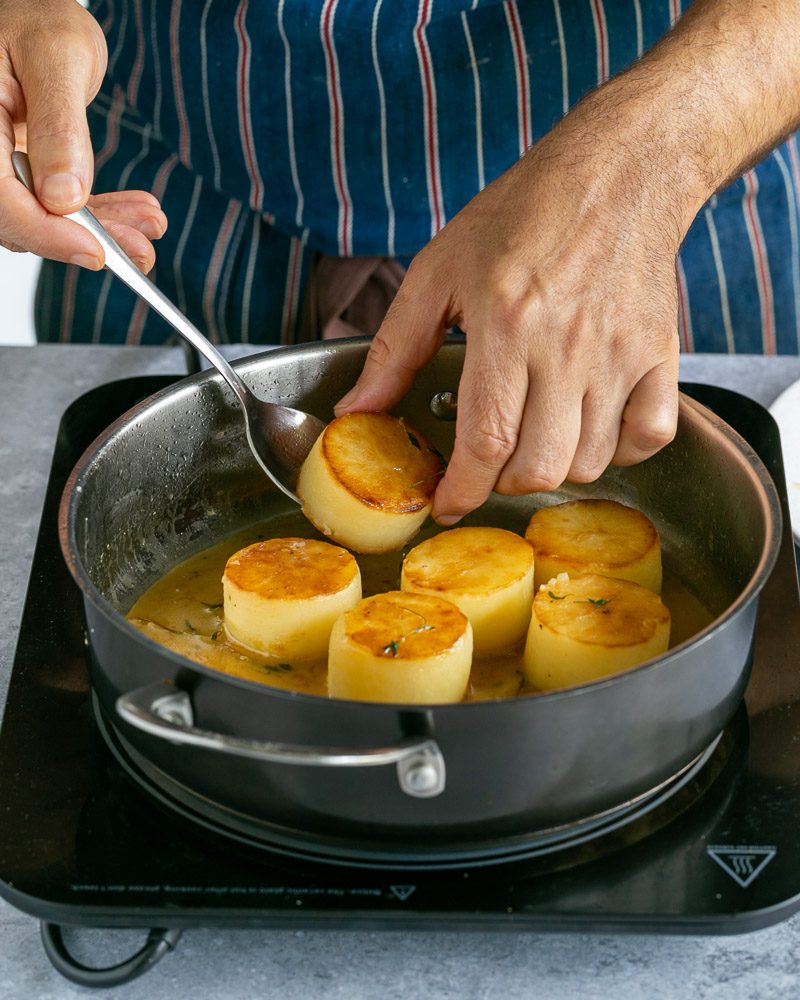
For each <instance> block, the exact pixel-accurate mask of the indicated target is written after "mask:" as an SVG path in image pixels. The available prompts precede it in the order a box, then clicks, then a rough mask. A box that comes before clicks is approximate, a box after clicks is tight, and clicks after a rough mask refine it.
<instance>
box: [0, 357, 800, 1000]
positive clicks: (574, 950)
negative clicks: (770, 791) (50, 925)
mask: <svg viewBox="0 0 800 1000" xmlns="http://www.w3.org/2000/svg"><path fill="white" fill-rule="evenodd" d="M182 370H183V354H182V352H181V351H179V350H177V349H166V348H163V349H162V348H116V347H78V346H67V347H60V346H39V347H16V348H15V347H8V348H0V428H2V437H0V468H2V470H3V474H2V477H0V532H1V533H2V552H3V558H2V568H3V572H2V573H0V600H1V601H2V608H3V614H2V616H0V705H2V703H3V702H4V700H5V694H6V689H7V683H8V676H9V673H10V669H11V663H12V659H13V653H14V647H15V644H16V639H17V633H18V629H19V621H20V618H21V615H22V606H23V601H24V598H25V592H26V588H27V582H28V573H29V569H30V560H31V555H32V552H33V547H34V544H35V540H36V534H37V531H38V525H39V518H40V514H41V505H42V499H43V495H44V490H45V486H46V482H47V476H48V472H49V466H50V460H51V456H52V450H53V444H54V440H55V434H56V430H57V427H58V421H59V418H60V415H61V413H62V412H63V410H64V408H65V407H66V406H67V405H68V403H69V402H71V401H72V400H73V399H75V398H76V397H77V396H79V395H80V394H81V393H83V392H85V391H86V390H87V389H89V388H91V387H92V386H94V385H97V384H100V383H103V382H107V381H111V380H113V379H115V378H123V377H126V376H130V375H136V374H155V373H162V372H175V373H177V372H181V371H182ZM681 376H682V378H684V379H685V380H689V381H698V382H709V383H713V384H717V385H723V386H726V387H729V388H733V389H737V390H738V391H740V392H743V393H745V394H747V395H749V396H752V397H753V398H754V399H757V400H758V401H759V402H762V403H764V404H765V405H769V404H770V403H771V402H772V401H773V400H774V399H775V398H776V397H777V396H778V395H779V394H780V392H781V391H782V390H783V389H784V388H786V387H787V386H788V385H789V384H791V383H792V382H793V381H795V380H797V379H800V358H762V357H729V356H687V357H686V358H684V359H683V364H682V369H681ZM141 939H142V935H141V934H140V933H134V932H131V931H108V930H82V931H79V932H75V933H74V934H72V935H71V936H70V938H69V944H70V947H72V949H73V950H74V951H75V953H76V954H77V955H78V957H80V958H82V959H83V960H84V961H86V962H87V963H88V964H98V965H101V964H111V962H113V961H118V960H120V959H121V958H123V957H126V956H127V954H129V953H130V952H131V951H132V950H134V949H135V947H138V945H139V944H140V943H141ZM798 970H800V915H798V916H795V917H793V918H791V919H789V920H788V921H785V922H784V923H782V924H778V925H777V926H774V927H772V928H769V929H767V930H763V931H759V932H756V933H752V934H745V935H739V936H735V937H666V936H642V935H619V936H616V935H599V934H598V935H585V934H552V935H541V934H531V933H527V932H523V931H513V932H503V933H483V932H480V933H479V932H470V933H455V932H444V931H442V932H427V931H426V932H422V931H415V932H397V931H391V932H388V931H387V932H383V931H374V932H355V931H344V932H336V931H306V932H303V931H292V930H279V931H265V930H250V931H234V930H213V929H209V930H190V931H186V932H185V933H184V936H183V939H182V941H181V942H180V944H179V946H178V948H177V950H176V951H175V952H174V953H173V954H172V955H169V956H167V957H166V958H165V959H164V960H163V961H162V962H161V964H159V965H158V966H157V967H156V968H155V969H153V970H152V971H151V972H149V973H148V974H147V976H146V977H145V978H144V979H141V980H137V981H136V982H133V983H131V984H129V985H127V986H122V987H118V988H116V989H114V990H112V991H110V992H111V994H112V995H113V996H119V997H137V998H138V997H147V998H148V1000H161V998H164V1000H167V998H168V1000H176V998H180V997H188V996H192V995H194V994H196V993H200V994H201V995H203V996H206V997H214V998H223V1000H235V998H251V997H274V998H280V1000H316V998H322V997H325V998H326V1000H337V998H341V1000H360V998H373V997H374V998H376V1000H377V998H381V1000H394V998H401V997H402V998H403V1000H408V998H422V997H426V998H427V997H437V998H454V1000H455V998H459V1000H478V998H484V997H489V996H490V995H496V994H499V995H501V996H502V997H503V998H504V1000H513V998H520V997H542V998H553V1000H561V998H563V1000H573V998H578V997H579V998H581V1000H594V998H597V1000H600V998H603V1000H606V998H607V997H609V996H613V997H616V998H621V1000H624V998H640V997H648V998H649V1000H679V998H680V1000H683V998H686V997H692V998H694V1000H712V998H736V1000H762V998H763V1000H767V998H769V1000H776V998H782V997H786V998H789V997H792V998H794V997H797V996H798V995H800V972H798ZM86 995H87V991H85V990H82V989H79V988H77V987H73V986H72V985H70V984H69V983H67V982H66V981H65V980H64V979H62V978H61V977H60V976H59V975H58V973H56V972H55V971H54V970H53V969H52V967H51V966H50V964H49V962H48V960H47V958H46V957H45V954H44V952H43V950H42V948H41V945H40V942H39V936H38V926H37V922H36V920H34V919H33V918H32V917H30V916H27V915H25V914H23V913H20V912H18V911H16V910H15V909H13V908H12V907H11V906H10V905H8V904H7V903H6V902H5V901H3V900H0V1000H5V998H15V1000H18V998H26V1000H27V998H31V1000H40V998H41V1000H45V998H71V997H81V996H83V997H85V996H86Z"/></svg>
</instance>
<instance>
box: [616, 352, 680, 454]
mask: <svg viewBox="0 0 800 1000" xmlns="http://www.w3.org/2000/svg"><path fill="white" fill-rule="evenodd" d="M677 426H678V372H677V363H675V364H664V365H659V366H658V367H656V368H653V369H651V370H650V371H649V372H648V373H647V374H646V375H644V376H643V377H642V378H641V379H640V380H639V382H637V384H636V385H635V386H634V387H633V391H632V392H631V394H630V396H629V397H628V402H627V405H626V406H625V409H624V411H623V414H622V426H621V428H620V434H619V443H618V444H617V449H616V451H615V452H614V457H613V458H612V462H613V463H614V465H635V464H636V463H637V462H642V461H644V459H646V458H649V457H650V456H651V455H654V454H655V453H656V452H657V451H658V450H659V449H661V448H663V447H664V445H667V444H669V443H670V441H671V440H672V439H673V438H674V437H675V431H676V429H677Z"/></svg>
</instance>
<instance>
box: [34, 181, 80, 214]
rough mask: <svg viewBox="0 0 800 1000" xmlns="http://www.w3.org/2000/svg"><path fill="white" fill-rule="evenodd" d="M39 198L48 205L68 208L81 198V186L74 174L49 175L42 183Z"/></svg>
mask: <svg viewBox="0 0 800 1000" xmlns="http://www.w3.org/2000/svg"><path fill="white" fill-rule="evenodd" d="M40 196H41V199H42V201H46V202H47V203H48V205H53V206H55V207H62V206H63V207H64V208H68V207H69V206H70V205H74V204H75V202H76V201H80V200H81V198H82V197H83V184H81V182H80V178H78V177H76V176H75V174H49V175H48V176H47V177H45V179H44V181H42V188H41V191H40Z"/></svg>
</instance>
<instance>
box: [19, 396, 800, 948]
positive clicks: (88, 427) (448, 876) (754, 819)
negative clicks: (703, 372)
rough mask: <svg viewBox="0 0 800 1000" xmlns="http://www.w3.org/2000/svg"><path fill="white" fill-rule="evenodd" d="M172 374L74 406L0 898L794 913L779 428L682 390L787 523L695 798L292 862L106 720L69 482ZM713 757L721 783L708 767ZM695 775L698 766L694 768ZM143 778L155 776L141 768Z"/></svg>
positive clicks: (36, 578) (199, 916) (721, 923)
mask: <svg viewBox="0 0 800 1000" xmlns="http://www.w3.org/2000/svg"><path fill="white" fill-rule="evenodd" d="M169 381H171V380H170V379H168V378H163V377H162V378H154V377H147V378H136V379H127V380H124V381H121V382H117V383H113V384H111V385H107V386H103V387H101V388H99V389H96V390H93V391H92V392H90V393H88V394H87V395H86V396H83V397H81V399H79V400H77V401H76V402H75V403H74V404H73V405H72V406H71V407H70V408H69V410H68V411H67V412H66V413H65V415H64V418H63V420H62V424H61V428H60V431H59V435H58V441H57V445H56V450H55V455H54V459H53V467H52V472H51V478H50V482H49V486H48V490H47V497H46V503H45V508H44V513H43V517H42V525H41V529H40V534H39V538H38V541H37V545H36V551H35V554H34V560H33V568H32V574H31V580H30V585H29V591H28V596H27V600H26V604H25V610H24V616H23V621H22V625H21V630H20V637H19V644H18V648H17V653H16V658H15V661H14V666H13V671H12V676H11V681H10V687H9V694H8V702H7V706H6V712H5V717H4V720H3V725H2V730H0V808H1V809H2V822H1V823H0V894H1V895H3V896H4V897H5V898H6V899H7V900H9V902H11V903H12V904H13V905H15V906H17V907H18V908H19V909H21V910H24V911H26V912H28V913H30V914H33V915H34V916H37V917H39V918H41V919H43V920H44V921H49V922H55V923H67V924H82V925H94V926H127V927H144V926H148V927H149V926H153V925H158V926H161V927H171V928H179V927H189V926H211V925H222V924H225V925H228V926H262V927H263V926H275V927H289V926H290V927H296V928H301V927H304V928H311V927H336V928H346V927H355V926H367V925H368V926H370V927H372V928H381V927H383V928H394V929H397V928H399V927H404V928H420V929H421V928H423V927H425V926H432V925H435V926H436V927H437V928H438V929H447V928H451V929H452V928H456V927H466V926H469V927H474V928H484V929H487V928H492V929H502V928H515V929H520V928H523V927H526V928H530V929H532V930H539V931H541V930H564V929H576V930H584V931H586V930H603V931H611V930H619V931H625V930H627V931H637V932H642V931H656V932H679V933H687V932H696V933H714V934H719V933H726V932H737V931H748V930H753V929H756V928H759V927H764V926H767V925H769V924H771V923H775V922H777V921H779V920H781V919H783V918H785V917H787V916H789V915H790V914H791V913H793V912H794V911H795V910H797V909H798V908H800V852H799V851H798V847H799V846H800V599H799V598H798V588H797V576H796V566H795V552H794V547H793V544H792V539H791V532H790V530H789V527H788V510H787V505H786V496H785V492H786V491H785V484H784V475H783V465H782V459H781V452H780V442H779V437H778V431H777V428H776V426H775V424H774V422H773V421H772V418H771V417H770V416H769V414H768V413H767V412H766V411H765V410H764V409H763V408H761V407H760V406H758V405H757V404H755V403H753V402H751V401H749V400H747V399H746V398H744V397H742V396H739V395H738V394H736V393H732V392H729V391H726V390H722V389H717V388H713V387H708V386H696V385H692V386H683V388H684V390H685V391H687V392H689V393H690V394H691V395H693V396H695V397H696V398H697V399H699V400H700V401H701V402H703V403H705V404H706V405H708V406H710V407H711V408H712V409H714V410H715V411H717V412H718V413H719V414H720V415H721V416H722V417H723V418H724V419H725V420H727V421H728V422H729V423H731V424H732V425H733V426H734V427H736V428H737V429H738V430H739V431H740V432H741V433H742V434H743V435H744V436H745V437H747V438H748V440H749V441H750V443H751V444H752V446H753V448H754V449H755V450H756V451H757V452H758V453H759V454H760V456H761V457H762V459H763V460H764V462H765V463H766V465H767V467H768V469H769V470H770V472H771V473H772V475H773V477H774V478H775V481H776V484H777V486H778V489H779V492H780V493H781V496H782V502H783V507H784V516H785V518H786V526H785V530H784V538H783V546H782V549H781V553H780V557H779V560H778V564H777V566H776V568H775V570H774V572H773V574H772V576H771V578H770V580H769V581H768V583H767V585H766V587H765V589H764V592H763V595H762V598H761V601H760V609H759V619H758V625H757V629H756V642H755V648H754V656H753V673H752V677H751V681H750V684H749V687H748V690H747V694H746V699H745V704H743V705H742V707H741V708H740V710H739V712H738V714H737V716H736V718H735V719H734V720H733V722H732V724H731V725H730V726H729V727H728V729H727V730H726V732H725V733H724V734H723V737H722V740H721V741H720V744H719V748H718V749H715V750H714V751H713V752H712V753H711V754H710V757H709V761H706V762H705V764H704V767H703V768H701V769H700V770H701V775H700V776H698V777H697V780H696V781H694V784H691V783H689V784H690V788H691V789H693V791H692V795H691V796H690V798H689V799H685V796H684V799H682V800H681V807H680V809H677V808H673V807H670V808H672V810H673V811H672V814H671V815H670V816H669V817H668V818H669V822H668V823H666V824H665V823H664V816H663V813H659V810H658V809H657V808H654V809H652V810H649V811H644V812H643V814H642V815H639V816H637V817H635V818H634V819H633V821H632V822H631V823H627V824H619V825H616V826H615V827H614V828H613V829H609V830H604V831H602V836H599V837H595V838H593V839H590V840H589V841H588V842H587V845H582V844H572V845H568V846H567V848H566V850H567V851H571V852H572V853H564V852H558V851H556V852H551V854H550V856H549V857H548V858H547V859H544V860H543V858H542V857H539V856H535V857H527V856H522V857H519V858H513V859H511V860H508V861H506V862H505V863H502V864H487V865H485V866H482V867H473V868H459V867H458V866H456V867H453V868H450V869H447V870H443V871H427V870H426V871H413V870H408V871H398V870H390V869H383V868H380V867H376V868H362V867H355V866H352V865H347V864H336V865H332V864H327V863H325V862H324V861H323V860H320V859H318V858H313V857H306V858H303V857H290V856H287V855H286V854H285V853H282V852H281V851H280V850H270V849H265V848H263V847H258V846H255V845H253V844H250V843H248V842H247V841H246V838H236V837H228V836H223V835H220V834H219V832H218V831H215V830H214V829H213V828H210V827H208V826H207V825H204V824H202V823H200V822H196V821H194V820H193V819H192V818H191V817H187V815H185V814H184V815H182V814H181V811H180V810H179V809H176V808H170V807H169V805H164V804H162V803H160V802H159V801H158V800H157V799H156V798H154V797H153V796H151V795H148V794H147V793H146V792H145V791H143V790H142V788H141V787H140V786H139V784H137V782H135V781H131V778H130V774H129V773H127V772H128V771H129V770H130V768H129V767H127V766H124V765H122V764H121V763H120V761H119V760H118V759H117V757H116V756H115V754H114V753H112V752H111V750H110V749H109V746H108V745H107V743H106V742H105V741H104V739H103V738H102V736H101V734H100V732H99V728H98V725H97V723H96V721H95V718H94V714H93V710H92V704H91V695H90V689H89V679H88V672H87V663H86V656H85V647H84V637H83V620H82V606H81V599H80V595H79V592H78V590H77V588H76V587H75V586H74V584H73V582H72V580H71V578H70V576H69V574H68V572H67V570H66V567H65V566H64V564H63V560H62V558H61V554H60V551H59V547H58V539H57V531H56V514H57V510H58V502H59V498H60V494H61V490H62V488H63V484H64V481H65V479H66V477H67V475H68V474H69V472H70V471H71V469H72V466H73V464H74V463H75V461H76V460H77V458H78V457H79V455H80V454H81V452H82V451H83V449H84V448H85V447H86V446H87V445H88V444H89V443H90V442H91V440H92V439H93V438H94V436H95V435H96V434H97V433H98V432H99V431H100V430H101V429H103V428H104V427H105V426H106V425H107V424H109V423H110V422H111V421H112V420H113V419H114V418H115V417H116V416H118V415H119V414H120V413H122V412H123V411H124V410H126V409H128V408H129V407H130V406H132V405H133V404H134V403H135V402H136V401H137V400H139V399H140V398H142V397H144V396H147V395H149V394H150V393H152V392H154V391H156V390H157V389H159V388H162V387H163V386H165V385H166V384H168V383H169ZM708 767H714V768H715V770H714V772H713V778H714V780H713V781H708V780H701V778H702V775H706V776H707V774H708V771H707V768H708ZM693 780H694V779H693ZM144 784H146V782H144Z"/></svg>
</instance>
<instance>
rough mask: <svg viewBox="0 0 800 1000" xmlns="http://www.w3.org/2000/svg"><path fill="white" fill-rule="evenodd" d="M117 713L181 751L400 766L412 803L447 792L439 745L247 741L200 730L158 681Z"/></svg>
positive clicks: (182, 699) (174, 693) (121, 701)
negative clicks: (359, 745) (310, 744)
mask: <svg viewBox="0 0 800 1000" xmlns="http://www.w3.org/2000/svg"><path fill="white" fill-rule="evenodd" d="M116 707H117V713H118V714H119V715H120V717H121V718H122V719H124V720H125V722H127V723H128V724H129V725H131V726H135V727H136V728H137V729H141V730H142V731H143V732H145V733H149V734H150V735H151V736H157V737H159V739H163V740H169V742H170V743H175V744H177V745H179V746H193V747H203V748H204V749H206V750H216V751H219V752H221V753H228V754H234V755H236V756H237V757H249V758H251V759H253V760H260V761H264V762H269V763H273V764H301V765H309V764H312V765H315V766H320V767H375V766H377V765H379V764H396V765H397V780H398V781H399V783H400V788H401V789H402V790H403V791H404V792H405V793H406V795H411V796H413V797H414V798H421V799H429V798H433V797H434V796H436V795H440V794H441V793H442V792H443V791H444V784H445V766H444V757H443V756H442V752H441V750H440V749H439V747H438V745H437V744H436V741H435V740H432V739H430V738H428V737H418V736H410V737H408V738H407V739H402V740H399V741H398V742H397V743H396V744H395V745H394V746H389V747H367V748H364V749H353V748H351V747H347V748H342V747H307V746H300V745H296V744H292V743H272V742H268V741H263V740H248V739H242V738H240V737H237V736H229V735H226V734H224V733H214V732H211V731H209V730H207V729H198V728H197V727H196V726H195V725H194V712H193V711H192V701H191V698H190V697H189V695H188V693H187V692H186V691H182V690H181V689H180V688H177V687H175V685H174V684H168V683H164V682H159V683H156V684H148V685H147V686H146V687H142V688H138V689H137V690H136V691H131V692H130V693H129V694H124V695H121V696H120V697H119V698H118V699H117V705H116Z"/></svg>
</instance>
